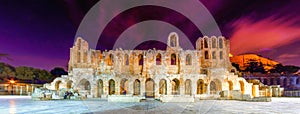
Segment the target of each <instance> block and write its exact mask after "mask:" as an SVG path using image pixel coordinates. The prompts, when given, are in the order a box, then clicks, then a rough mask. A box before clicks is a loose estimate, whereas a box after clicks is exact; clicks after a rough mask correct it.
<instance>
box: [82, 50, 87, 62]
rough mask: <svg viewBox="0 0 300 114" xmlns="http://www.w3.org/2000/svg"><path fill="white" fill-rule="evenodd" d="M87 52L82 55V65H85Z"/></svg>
mask: <svg viewBox="0 0 300 114" xmlns="http://www.w3.org/2000/svg"><path fill="white" fill-rule="evenodd" d="M87 56H88V55H87V52H84V55H83V63H87Z"/></svg>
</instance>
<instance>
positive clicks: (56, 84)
mask: <svg viewBox="0 0 300 114" xmlns="http://www.w3.org/2000/svg"><path fill="white" fill-rule="evenodd" d="M60 84H61V81H56V83H55V90H59V89H60Z"/></svg>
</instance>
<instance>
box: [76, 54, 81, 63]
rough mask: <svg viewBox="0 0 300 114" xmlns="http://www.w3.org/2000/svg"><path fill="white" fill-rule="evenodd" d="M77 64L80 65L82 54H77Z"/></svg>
mask: <svg viewBox="0 0 300 114" xmlns="http://www.w3.org/2000/svg"><path fill="white" fill-rule="evenodd" d="M77 62H78V63H80V62H81V61H80V52H78V53H77Z"/></svg>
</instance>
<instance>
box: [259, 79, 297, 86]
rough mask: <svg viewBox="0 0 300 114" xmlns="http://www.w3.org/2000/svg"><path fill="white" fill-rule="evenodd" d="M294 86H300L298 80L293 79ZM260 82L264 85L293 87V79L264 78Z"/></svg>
mask: <svg viewBox="0 0 300 114" xmlns="http://www.w3.org/2000/svg"><path fill="white" fill-rule="evenodd" d="M294 81H295V84H300V78H295V80H294ZM262 82H263V83H264V84H265V85H281V86H284V87H285V86H289V85H293V79H292V78H290V79H288V78H283V79H280V78H264V79H262Z"/></svg>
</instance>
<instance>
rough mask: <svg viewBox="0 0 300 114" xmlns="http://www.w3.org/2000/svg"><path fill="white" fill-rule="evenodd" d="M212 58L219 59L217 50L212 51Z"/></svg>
mask: <svg viewBox="0 0 300 114" xmlns="http://www.w3.org/2000/svg"><path fill="white" fill-rule="evenodd" d="M212 59H217V57H216V52H215V51H213V52H212Z"/></svg>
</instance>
